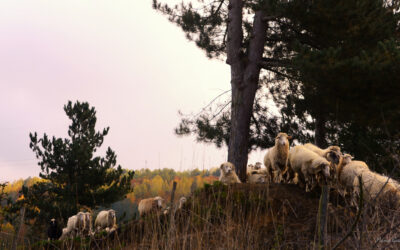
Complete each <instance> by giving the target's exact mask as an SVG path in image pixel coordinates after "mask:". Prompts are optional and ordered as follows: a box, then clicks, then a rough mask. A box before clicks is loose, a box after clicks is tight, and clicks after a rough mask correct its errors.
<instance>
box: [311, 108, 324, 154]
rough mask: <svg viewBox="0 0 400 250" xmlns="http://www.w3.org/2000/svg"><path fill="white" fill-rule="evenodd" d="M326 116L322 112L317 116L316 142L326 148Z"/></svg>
mask: <svg viewBox="0 0 400 250" xmlns="http://www.w3.org/2000/svg"><path fill="white" fill-rule="evenodd" d="M325 124H326V121H325V117H324V116H323V115H322V113H321V112H320V113H319V114H318V115H316V116H315V137H314V144H315V145H317V146H318V147H320V148H326V147H327V142H326V128H325Z"/></svg>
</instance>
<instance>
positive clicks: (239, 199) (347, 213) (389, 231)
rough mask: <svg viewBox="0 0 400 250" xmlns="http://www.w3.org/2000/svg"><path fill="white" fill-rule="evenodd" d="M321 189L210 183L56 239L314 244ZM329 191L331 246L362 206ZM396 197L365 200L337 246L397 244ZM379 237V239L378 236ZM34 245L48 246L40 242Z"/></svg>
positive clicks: (163, 244) (217, 245)
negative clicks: (119, 221) (99, 231)
mask: <svg viewBox="0 0 400 250" xmlns="http://www.w3.org/2000/svg"><path fill="white" fill-rule="evenodd" d="M318 203H319V191H318V190H315V191H314V192H312V193H306V192H304V191H303V190H301V189H300V188H299V187H297V186H294V185H290V184H273V185H270V186H268V185H264V184H237V185H232V186H229V187H227V186H223V185H221V184H218V183H216V184H214V185H206V186H205V188H203V189H201V190H198V191H196V192H195V193H194V194H193V195H192V196H191V197H190V198H189V199H188V201H187V203H185V204H184V206H183V208H182V209H181V210H178V211H177V212H176V213H175V216H170V215H167V216H165V215H160V216H157V215H150V216H147V217H146V218H144V219H142V220H140V221H132V222H130V223H128V224H126V225H122V226H121V227H120V228H119V231H118V233H116V234H115V235H113V236H105V235H103V236H97V237H96V238H94V239H86V240H79V239H75V240H71V241H69V242H64V243H63V244H61V243H60V242H58V243H57V242H56V244H55V245H56V246H57V247H60V248H62V249H76V248H81V249H96V248H97V249H193V250H195V249H312V248H316V247H315V246H316V238H317V237H316V228H317V225H316V222H317V213H318ZM348 203H349V201H348V200H347V199H343V198H341V197H340V196H339V195H337V193H336V192H335V190H332V191H331V195H330V203H329V207H328V208H329V209H328V210H329V215H328V224H327V241H326V247H327V249H330V248H332V247H333V246H334V245H335V244H336V243H337V242H338V241H339V240H340V239H341V238H342V237H343V236H344V235H345V234H346V233H347V232H348V230H349V229H350V225H351V224H352V223H353V221H354V220H355V215H356V213H357V208H354V207H351V206H349V205H347V204H348ZM392 205H393V202H391V201H386V202H381V203H380V205H379V206H377V205H376V204H375V205H374V206H371V204H365V206H364V208H363V210H362V211H363V212H362V217H361V220H360V221H359V223H358V224H357V226H356V228H355V230H354V231H353V232H351V234H350V237H349V238H348V239H347V240H346V241H345V242H344V243H343V244H342V245H340V247H339V249H356V248H357V249H373V248H375V249H376V248H379V249H381V248H385V249H398V248H399V247H400V245H399V243H397V242H396V241H397V239H400V231H399V229H398V225H396V224H397V223H400V214H399V211H397V210H395V209H392V207H391V206H392ZM379 239H381V240H379ZM37 249H48V248H47V247H43V245H41V246H39V245H38V247H37Z"/></svg>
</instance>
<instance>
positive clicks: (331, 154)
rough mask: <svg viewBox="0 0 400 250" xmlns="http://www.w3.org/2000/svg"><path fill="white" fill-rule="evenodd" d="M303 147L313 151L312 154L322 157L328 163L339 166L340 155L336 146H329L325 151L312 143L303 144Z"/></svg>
mask: <svg viewBox="0 0 400 250" xmlns="http://www.w3.org/2000/svg"><path fill="white" fill-rule="evenodd" d="M304 147H305V148H307V149H309V150H311V151H313V152H314V153H317V154H318V155H319V156H322V157H324V158H325V159H327V160H328V161H330V162H333V163H335V164H339V161H340V157H341V155H342V153H341V152H340V148H339V147H338V146H329V147H327V148H326V149H322V148H319V147H317V146H315V145H314V144H312V143H306V144H304Z"/></svg>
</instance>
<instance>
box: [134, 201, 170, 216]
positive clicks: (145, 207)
mask: <svg viewBox="0 0 400 250" xmlns="http://www.w3.org/2000/svg"><path fill="white" fill-rule="evenodd" d="M165 207H166V204H165V200H164V199H163V198H161V197H160V196H156V197H153V198H147V199H143V200H141V201H140V202H139V205H138V210H139V215H140V217H143V216H144V215H145V214H148V213H152V212H160V211H161V210H164V211H165Z"/></svg>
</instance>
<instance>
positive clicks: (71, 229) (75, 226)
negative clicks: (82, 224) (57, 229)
mask: <svg viewBox="0 0 400 250" xmlns="http://www.w3.org/2000/svg"><path fill="white" fill-rule="evenodd" d="M78 232H79V220H78V216H77V215H73V216H71V217H69V218H68V221H67V227H65V228H63V230H62V235H61V237H60V240H63V239H66V238H68V237H75V236H76V235H77V234H78Z"/></svg>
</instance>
